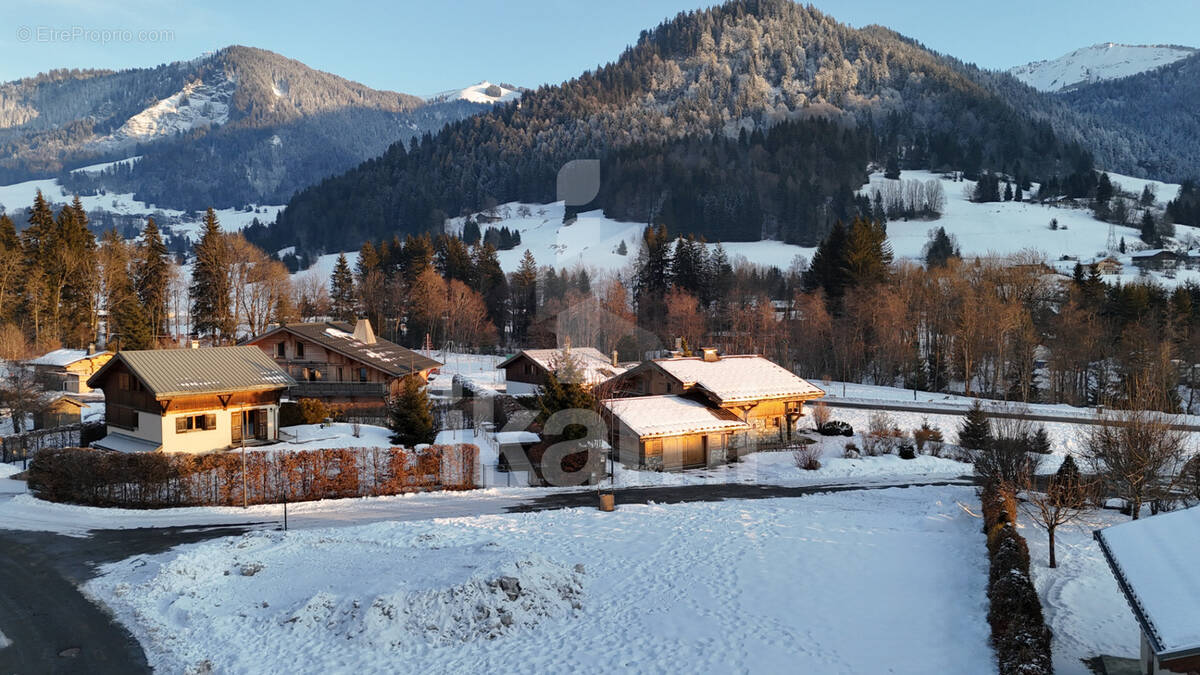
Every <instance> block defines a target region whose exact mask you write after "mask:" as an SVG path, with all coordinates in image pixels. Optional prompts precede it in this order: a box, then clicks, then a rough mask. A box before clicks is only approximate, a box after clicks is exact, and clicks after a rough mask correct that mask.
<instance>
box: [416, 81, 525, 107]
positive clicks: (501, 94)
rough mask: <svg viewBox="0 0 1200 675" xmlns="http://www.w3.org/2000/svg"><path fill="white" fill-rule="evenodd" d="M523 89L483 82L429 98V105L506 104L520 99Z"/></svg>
mask: <svg viewBox="0 0 1200 675" xmlns="http://www.w3.org/2000/svg"><path fill="white" fill-rule="evenodd" d="M522 93H524V89H523V88H521V87H516V86H513V85H511V84H492V83H491V82H488V81H487V80H484V81H482V82H480V83H478V84H473V85H471V86H469V87H464V88H462V89H451V90H449V91H443V92H439V93H437V94H434V95H433V96H430V97H429V98H428V101H429V102H430V103H444V102H448V101H469V102H471V103H508V102H509V101H513V100H516V99H518V98H521V94H522Z"/></svg>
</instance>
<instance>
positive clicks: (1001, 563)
mask: <svg viewBox="0 0 1200 675" xmlns="http://www.w3.org/2000/svg"><path fill="white" fill-rule="evenodd" d="M982 501H983V522H984V528H985V530H984V531H985V532H986V533H987V547H988V559H989V561H990V569H989V573H988V601H989V603H990V607H989V609H988V623H989V624H990V625H991V629H992V646H993V647H994V648H995V650H996V659H997V661H998V663H999V666H1000V675H1050V674H1051V673H1053V672H1054V668H1053V664H1052V662H1051V657H1050V629H1049V627H1047V626H1046V619H1045V617H1044V616H1043V615H1042V603H1041V600H1040V599H1039V598H1038V594H1037V589H1036V588H1035V587H1034V585H1033V578H1032V577H1031V576H1030V572H1029V547H1028V545H1026V543H1025V538H1024V537H1022V536H1021V535H1020V534H1019V533H1018V532H1017V526H1016V522H1017V502H1016V498H1015V497H1014V495H1012V493H1010V492H1008V491H1006V490H1002V489H1000V488H998V487H996V486H992V485H988V486H985V487H984V489H983V497H982Z"/></svg>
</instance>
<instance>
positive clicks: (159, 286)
mask: <svg viewBox="0 0 1200 675" xmlns="http://www.w3.org/2000/svg"><path fill="white" fill-rule="evenodd" d="M169 255H170V254H169V253H168V251H167V246H166V244H164V243H163V240H162V235H161V234H160V233H159V231H158V224H157V223H155V222H154V218H147V219H146V227H145V228H143V229H142V242H141V246H140V247H139V249H138V252H137V260H136V262H135V263H134V274H133V279H134V285H135V286H136V288H137V297H138V300H140V301H141V303H142V307H143V309H144V310H145V314H146V320H147V328H148V329H149V331H150V332H151V334H152V335H153V336H154V338H155V339H157V338H158V337H159V336H162V335H166V333H167V325H166V324H167V297H168V295H169V294H170V286H171V263H170V259H169V258H168V256H169Z"/></svg>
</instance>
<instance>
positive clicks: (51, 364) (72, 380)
mask: <svg viewBox="0 0 1200 675" xmlns="http://www.w3.org/2000/svg"><path fill="white" fill-rule="evenodd" d="M112 357H113V353H112V352H97V351H96V350H95V349H94V348H91V347H89V348H87V349H55V350H54V351H52V352H47V353H46V354H42V355H41V356H39V357H37V358H36V359H30V360H29V361H26V362H25V364H26V365H27V366H29V367H31V368H33V373H34V378H35V379H37V381H38V383H39V384H41V385H42V386H43V387H45V388H46V389H48V390H51V391H63V392H67V393H71V394H88V393H91V391H92V390H91V388H90V387H88V385H87V381H88V378H90V377H91V376H92V375H94V374H95V373H96V371H98V370H100V368H102V367H103V366H104V364H106V363H108V360H109V359H111V358H112Z"/></svg>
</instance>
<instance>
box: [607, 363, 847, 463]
mask: <svg viewBox="0 0 1200 675" xmlns="http://www.w3.org/2000/svg"><path fill="white" fill-rule="evenodd" d="M612 388H613V389H614V390H615V391H617V392H619V396H620V397H618V398H611V399H608V400H605V401H604V402H603V407H604V409H605V412H606V413H607V414H609V415H611V419H610V420H609V434H610V438H609V442H610V444H612V446H613V447H614V448H616V450H617V453H618V456H619V458H620V460H621V462H622V463H623V464H627V465H631V466H637V467H642V468H650V469H660V470H677V469H686V468H692V467H701V466H706V465H714V464H722V463H724V462H726V461H727V460H728V458H729V457H730V456H731V453H737V452H739V451H741V450H743V449H745V448H746V446H747V445H748V444H750V443H753V444H757V445H762V444H764V443H768V444H769V443H786V442H789V441H791V440H792V437H793V434H794V432H795V425H796V421H797V420H799V419H800V418H801V417H803V416H804V402H805V401H810V400H813V399H816V398H820V397H822V396H824V395H825V392H824V391H822V390H821V389H820V388H818V387H816V386H814V385H813V384H811V383H810V382H808V381H807V380H805V379H803V378H801V377H799V376H797V375H796V374H794V373H792V372H791V371H789V370H787V369H786V368H784V367H782V366H780V365H778V364H776V363H774V362H772V361H770V360H768V359H766V358H764V357H762V356H758V355H753V354H747V355H730V356H720V355H718V354H717V350H715V349H704V350H703V351H702V356H686V357H684V356H672V357H670V358H661V359H653V360H650V361H645V362H643V363H642V364H641V365H639V366H637V367H635V368H632V369H630V370H628V371H627V372H625V373H623V374H620V375H618V376H617V380H616V383H615V386H614V387H612Z"/></svg>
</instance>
